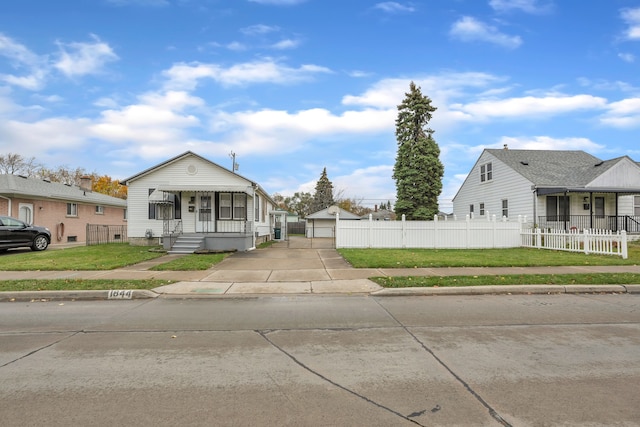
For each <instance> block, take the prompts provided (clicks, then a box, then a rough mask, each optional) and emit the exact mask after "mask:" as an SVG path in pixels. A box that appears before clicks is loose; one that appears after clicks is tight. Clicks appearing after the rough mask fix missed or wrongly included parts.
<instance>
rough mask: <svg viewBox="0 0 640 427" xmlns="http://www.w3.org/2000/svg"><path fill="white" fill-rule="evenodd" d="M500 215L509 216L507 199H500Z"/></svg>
mask: <svg viewBox="0 0 640 427" xmlns="http://www.w3.org/2000/svg"><path fill="white" fill-rule="evenodd" d="M502 217H503V218H509V199H502Z"/></svg>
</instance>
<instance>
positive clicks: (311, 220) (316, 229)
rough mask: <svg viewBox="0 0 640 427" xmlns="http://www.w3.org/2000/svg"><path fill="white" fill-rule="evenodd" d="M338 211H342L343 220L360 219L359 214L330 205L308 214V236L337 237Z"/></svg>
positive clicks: (341, 217)
mask: <svg viewBox="0 0 640 427" xmlns="http://www.w3.org/2000/svg"><path fill="white" fill-rule="evenodd" d="M336 213H340V219H341V220H345V219H348V220H356V219H358V220H359V219H360V217H359V216H358V215H356V214H353V213H351V212H349V211H346V210H344V209H341V208H339V207H337V206H329V207H328V208H325V209H322V210H319V211H318V212H314V213H312V214H311V215H307V216H306V220H307V237H335V231H336Z"/></svg>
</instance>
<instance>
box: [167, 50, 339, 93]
mask: <svg viewBox="0 0 640 427" xmlns="http://www.w3.org/2000/svg"><path fill="white" fill-rule="evenodd" d="M319 73H323V74H325V73H331V70H329V69H328V68H325V67H321V66H318V65H313V64H308V65H301V66H300V67H298V68H292V67H288V66H286V65H283V64H280V63H278V62H276V61H274V60H273V59H269V58H267V59H263V60H259V61H254V62H245V63H241V64H236V65H232V66H231V67H228V68H224V67H222V66H220V65H218V64H204V63H200V62H192V63H189V64H187V63H178V64H175V65H174V66H173V67H171V68H170V69H169V70H166V71H165V72H164V73H163V74H164V75H165V76H166V77H167V78H168V81H167V83H166V86H167V88H170V89H187V90H193V89H195V87H196V86H197V85H198V82H199V81H200V80H202V79H210V80H213V81H215V82H217V83H220V84H221V85H223V86H238V85H248V84H255V83H275V84H294V83H299V82H302V81H307V80H310V79H312V78H313V76H314V75H316V74H319Z"/></svg>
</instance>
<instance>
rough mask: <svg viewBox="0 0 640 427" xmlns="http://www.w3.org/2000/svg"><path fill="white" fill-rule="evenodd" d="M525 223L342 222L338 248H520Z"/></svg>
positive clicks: (520, 219) (339, 222)
mask: <svg viewBox="0 0 640 427" xmlns="http://www.w3.org/2000/svg"><path fill="white" fill-rule="evenodd" d="M522 225H523V220H522V218H519V220H518V221H517V222H515V221H511V222H510V221H506V219H503V220H501V221H498V220H496V218H495V217H493V219H491V220H472V219H469V218H466V219H465V220H460V221H456V220H451V221H450V220H446V221H443V220H438V219H437V217H436V218H435V219H434V221H407V220H406V219H405V217H404V215H403V216H402V220H401V221H373V220H372V219H371V217H369V220H368V221H367V220H360V221H355V220H340V217H339V215H336V228H335V230H336V233H335V238H336V248H432V249H481V248H514V247H518V246H520V241H521V238H520V231H521V229H522Z"/></svg>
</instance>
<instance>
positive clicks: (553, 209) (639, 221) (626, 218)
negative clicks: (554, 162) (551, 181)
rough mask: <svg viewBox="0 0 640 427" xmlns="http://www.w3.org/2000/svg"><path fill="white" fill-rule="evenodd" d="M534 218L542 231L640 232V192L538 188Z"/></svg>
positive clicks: (606, 189) (639, 190)
mask: <svg viewBox="0 0 640 427" xmlns="http://www.w3.org/2000/svg"><path fill="white" fill-rule="evenodd" d="M534 218H535V221H536V224H537V226H538V227H539V228H542V229H554V230H584V229H590V230H611V231H622V230H624V231H626V232H627V233H635V234H638V233H640V189H622V188H557V187H556V188H544V187H538V188H535V189H534Z"/></svg>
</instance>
